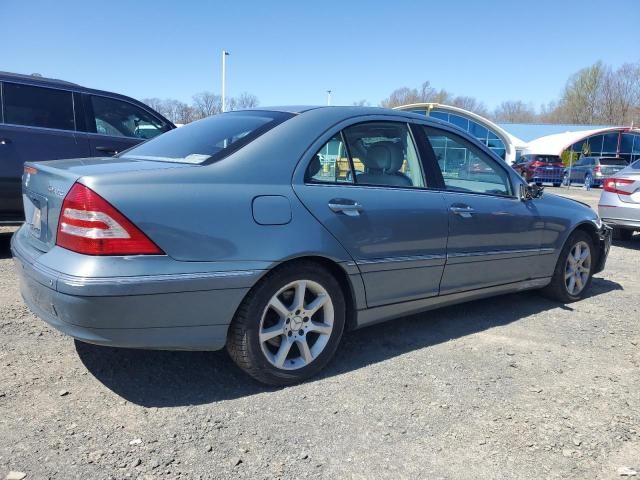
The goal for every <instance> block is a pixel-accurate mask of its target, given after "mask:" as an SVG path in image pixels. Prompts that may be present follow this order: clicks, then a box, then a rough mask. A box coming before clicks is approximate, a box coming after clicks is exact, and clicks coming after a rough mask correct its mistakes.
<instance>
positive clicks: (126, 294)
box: [12, 107, 611, 385]
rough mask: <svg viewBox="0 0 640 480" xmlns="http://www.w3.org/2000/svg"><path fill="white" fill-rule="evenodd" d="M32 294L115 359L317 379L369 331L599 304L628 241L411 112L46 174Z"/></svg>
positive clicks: (310, 112)
mask: <svg viewBox="0 0 640 480" xmlns="http://www.w3.org/2000/svg"><path fill="white" fill-rule="evenodd" d="M23 189H24V204H25V214H26V219H27V223H25V225H23V226H22V228H21V229H20V230H19V231H18V232H17V233H16V234H15V235H14V237H13V240H12V251H13V254H14V256H15V258H16V260H17V262H16V263H17V266H18V270H19V273H20V277H21V290H22V295H23V297H24V299H25V302H26V303H27V305H28V306H29V307H30V308H31V310H32V311H33V312H35V314H36V315H38V316H39V317H40V318H42V319H43V320H45V321H46V322H48V323H49V324H51V325H53V326H54V327H56V328H57V329H59V330H61V331H63V332H65V333H67V334H69V335H71V336H73V337H75V338H77V339H79V340H81V341H84V342H90V343H95V344H101V345H112V346H121V347H134V348H153V349H188V350H216V349H221V348H224V347H226V348H227V349H228V351H229V353H230V355H231V357H232V358H233V359H234V360H235V361H236V363H237V364H238V365H239V366H240V367H241V368H243V369H244V370H245V371H246V372H248V373H249V374H250V375H252V376H253V377H255V378H256V379H258V380H260V381H262V382H265V383H269V384H275V385H285V384H291V383H294V382H298V381H301V380H303V379H305V378H307V377H309V376H311V375H313V374H315V373H317V372H318V371H319V370H320V369H321V368H323V367H324V366H325V365H326V364H327V362H329V360H330V359H331V357H332V356H333V355H334V353H335V351H336V349H337V348H338V344H339V342H340V338H341V336H342V333H343V331H344V330H345V329H355V328H360V327H364V326H367V325H371V324H373V323H376V322H380V321H384V320H389V319H392V318H395V317H401V316H403V315H408V314H413V313H417V312H422V311H426V310H429V309H433V308H437V307H439V306H443V305H451V304H454V303H460V302H465V301H468V300H474V299H478V298H483V297H490V296H493V295H498V294H503V293H509V292H516V291H521V290H528V289H542V290H543V291H544V292H545V293H546V294H547V295H549V296H551V297H553V298H556V299H558V300H559V301H561V302H572V301H575V300H578V299H580V298H581V297H583V296H584V295H585V294H586V292H587V290H588V288H589V283H590V281H591V277H592V275H593V274H594V273H596V272H599V271H600V270H602V269H603V267H604V263H605V260H606V257H607V254H608V250H609V246H610V242H611V235H610V229H609V228H608V227H606V226H603V224H602V223H601V221H600V219H599V217H598V215H597V214H596V213H595V212H594V211H593V210H591V209H590V208H588V207H587V206H585V205H583V204H580V203H577V202H574V201H571V200H568V199H565V198H561V197H557V196H554V195H544V196H543V195H542V190H541V189H539V188H538V187H536V186H535V185H533V186H529V185H527V184H526V183H524V181H523V180H522V178H521V177H520V176H519V175H517V174H516V173H515V172H514V171H513V170H512V169H511V168H510V167H508V166H507V165H505V163H504V162H503V161H502V160H501V159H499V158H498V157H496V156H495V155H494V154H493V153H492V152H491V151H490V150H488V149H487V148H486V147H485V146H484V145H482V144H480V143H479V142H477V141H476V140H475V139H473V138H471V137H470V136H469V135H468V134H466V133H465V132H463V131H462V130H460V129H458V128H457V127H454V126H452V125H450V124H447V123H442V122H439V121H437V120H433V119H428V118H425V117H424V116H419V115H415V114H410V113H404V112H399V111H392V110H385V109H377V108H362V107H327V108H311V107H309V108H273V109H264V110H249V111H238V112H231V113H225V114H222V115H216V116H213V117H210V118H207V119H204V120H201V121H198V122H195V123H193V124H190V125H187V126H185V127H183V128H180V129H177V130H174V131H171V132H168V133H166V134H164V135H161V136H159V137H157V138H155V139H153V140H150V141H148V142H146V143H144V144H142V145H139V146H137V147H134V148H132V149H130V150H128V151H126V152H123V153H122V154H120V155H118V156H117V157H116V158H105V159H96V158H88V159H76V160H59V161H51V162H42V163H28V164H26V166H25V173H24V176H23Z"/></svg>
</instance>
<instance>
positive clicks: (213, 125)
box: [119, 111, 293, 164]
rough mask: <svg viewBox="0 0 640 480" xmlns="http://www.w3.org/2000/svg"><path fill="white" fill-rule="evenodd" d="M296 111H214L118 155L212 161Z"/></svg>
mask: <svg viewBox="0 0 640 480" xmlns="http://www.w3.org/2000/svg"><path fill="white" fill-rule="evenodd" d="M292 116H293V114H291V113H283V112H269V111H239V112H229V113H224V114H222V115H213V116H211V117H208V118H204V119H202V120H199V121H197V122H193V123H190V124H189V125H185V126H184V127H180V128H177V129H175V130H171V131H170V132H167V133H165V134H162V135H160V136H158V137H156V138H154V139H152V140H149V141H148V142H145V143H143V144H141V145H138V146H137V147H133V148H131V149H129V150H127V151H125V152H122V154H120V155H119V156H120V157H122V158H131V159H135V160H154V161H159V162H174V163H192V164H201V163H211V162H213V161H216V160H220V159H221V158H224V157H226V156H227V155H229V154H231V153H233V152H234V151H237V150H238V149H240V148H242V147H243V146H245V145H247V144H248V143H250V142H252V141H253V140H255V139H256V138H258V137H259V136H260V135H262V134H263V133H265V132H267V131H269V130H271V129H272V128H273V127H275V126H276V125H278V124H280V123H282V122H284V121H285V120H287V119H288V118H291V117H292Z"/></svg>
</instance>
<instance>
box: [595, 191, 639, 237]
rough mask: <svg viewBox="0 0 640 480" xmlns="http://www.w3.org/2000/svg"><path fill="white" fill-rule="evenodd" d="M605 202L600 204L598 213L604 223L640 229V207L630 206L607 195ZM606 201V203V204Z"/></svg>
mask: <svg viewBox="0 0 640 480" xmlns="http://www.w3.org/2000/svg"><path fill="white" fill-rule="evenodd" d="M603 200H604V202H603V204H601V205H598V214H599V215H600V218H601V219H602V221H603V222H604V223H606V224H607V225H609V226H612V227H622V228H628V229H633V230H640V208H638V207H637V206H635V207H633V206H628V205H633V204H628V203H627V204H625V203H623V202H621V201H619V200H617V199H615V198H613V199H611V198H610V197H607V198H606V199H604V197H603V199H601V202H602V201H603ZM605 203H606V204H605Z"/></svg>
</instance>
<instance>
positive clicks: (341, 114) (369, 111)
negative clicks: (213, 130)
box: [236, 105, 459, 128]
mask: <svg viewBox="0 0 640 480" xmlns="http://www.w3.org/2000/svg"><path fill="white" fill-rule="evenodd" d="M248 110H249V111H250V110H254V111H256V110H257V111H267V112H285V113H293V114H297V115H300V114H305V113H307V112H309V113H310V112H313V114H314V115H319V116H323V117H326V118H335V119H339V118H344V119H347V118H350V117H356V116H360V115H392V116H394V117H404V118H407V119H414V120H422V121H424V122H427V123H432V124H434V125H446V126H449V127H451V126H454V125H453V124H452V123H449V122H445V121H443V120H440V119H437V118H433V117H427V116H426V115H422V114H419V113H413V112H408V111H403V110H395V109H391V108H382V107H360V106H339V105H336V106H333V105H332V106H322V105H285V106H268V107H256V108H251V109H248ZM236 111H239V110H236ZM457 128H459V127H457Z"/></svg>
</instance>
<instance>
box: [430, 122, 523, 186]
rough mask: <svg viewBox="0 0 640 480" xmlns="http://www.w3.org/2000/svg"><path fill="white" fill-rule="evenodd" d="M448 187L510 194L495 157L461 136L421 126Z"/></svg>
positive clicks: (505, 175)
mask: <svg viewBox="0 0 640 480" xmlns="http://www.w3.org/2000/svg"><path fill="white" fill-rule="evenodd" d="M424 131H425V134H426V136H427V138H428V140H429V142H430V144H431V147H432V149H433V152H434V154H435V157H436V160H437V162H438V166H439V167H440V171H441V172H442V177H443V179H444V184H445V187H446V189H447V190H451V191H455V192H470V193H484V194H491V195H505V196H509V195H511V194H512V191H511V182H510V181H509V175H508V174H507V172H506V171H505V170H504V169H503V168H501V166H500V165H498V162H496V161H495V160H494V159H492V158H491V157H489V156H488V155H486V154H485V153H484V152H482V151H481V150H480V149H478V148H477V147H476V146H475V145H472V144H471V143H469V142H467V141H466V140H464V139H463V138H462V137H459V136H457V135H454V134H452V133H449V132H445V131H442V130H438V129H435V128H431V127H424Z"/></svg>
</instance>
